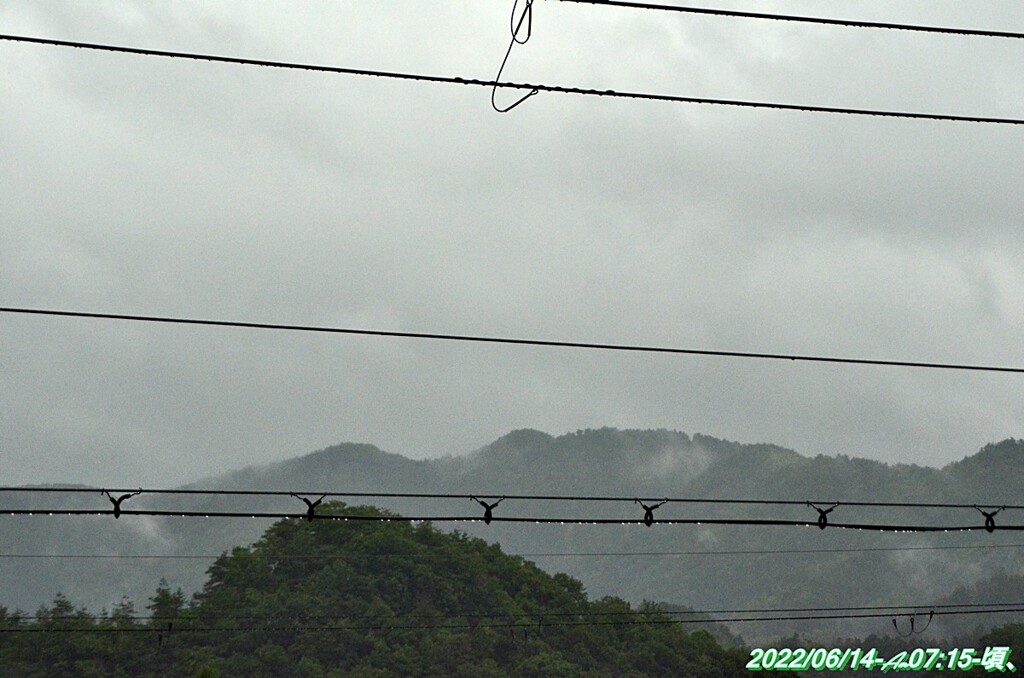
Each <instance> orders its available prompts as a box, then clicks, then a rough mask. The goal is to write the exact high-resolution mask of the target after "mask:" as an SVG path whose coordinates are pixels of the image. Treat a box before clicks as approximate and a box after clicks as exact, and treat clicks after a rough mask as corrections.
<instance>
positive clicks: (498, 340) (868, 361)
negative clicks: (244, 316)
mask: <svg viewBox="0 0 1024 678" xmlns="http://www.w3.org/2000/svg"><path fill="white" fill-rule="evenodd" d="M0 39H3V36H0ZM1018 122H1019V123H1021V124H1024V120H1020V121H1018ZM0 313H9V314H20V315H36V316H48V317H61V318H89V319H94V320H120V321H130V322H146V323H160V324H165V325H167V324H169V325H193V326H204V327H234V328H244V329H257V330H281V331H288V332H314V333H322V334H345V335H357V336H370V337H392V338H402V339H433V340H439V341H455V342H472V343H486V344H505V345H518V346H545V347H551V348H575V349H593V350H601V351H621V352H632V353H669V354H675V355H699V356H715V357H728V358H749V359H759V360H785V361H790V362H797V361H801V362H812V363H837V364H845V365H875V366H884V367H917V368H926V369H939V370H962V371H976V372H1004V373H1013V374H1024V367H1006V366H995V365H977V364H966V363H936V362H923V361H913V360H876V359H872V358H843V357H835V356H815V355H800V354H790V353H762V352H746V351H719V350H710V349H695V348H672V347H667V346H641V345H636V344H604V343H594V342H584V341H554V340H547V339H524V338H513V337H491V336H480V335H467V334H442V333H430V332H398V331H392V330H371V329H356V328H350V327H328V326H323V325H294V324H283V323H263V322H250V321H238V320H209V319H200V318H181V317H168V316H153V315H129V314H122V313H93V312H86V311H58V310H53V309H41V308H23V307H14V306H0Z"/></svg>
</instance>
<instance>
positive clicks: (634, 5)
mask: <svg viewBox="0 0 1024 678" xmlns="http://www.w3.org/2000/svg"><path fill="white" fill-rule="evenodd" d="M562 2H575V3H579V4H588V5H597V6H608V7H626V8H631V9H647V10H656V11H667V12H681V13H687V14H706V15H710V16H720V17H733V18H741V19H767V20H771V21H790V22H798V23H806V24H822V25H826V26H845V27H848V28H883V29H889V30H897V31H914V32H921V33H943V34H949V35H967V36H978V37H986V38H1014V39H1018V40H1019V39H1022V38H1024V33H1015V32H1012V31H991V30H982V29H977V28H951V27H945V26H922V25H919V24H901V23H891V22H885V21H860V20H856V19H835V18H828V17H813V16H798V15H793V14H769V13H764V12H741V11H738V10H731V9H711V8H707V7H680V6H678V5H660V4H656V3H651V2H630V1H628V0H562Z"/></svg>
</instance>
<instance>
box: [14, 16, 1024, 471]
mask: <svg viewBox="0 0 1024 678" xmlns="http://www.w3.org/2000/svg"><path fill="white" fill-rule="evenodd" d="M776 6H777V8H778V11H783V12H785V11H789V12H791V13H797V12H796V10H794V9H793V7H792V6H790V5H788V4H787V3H775V4H774V5H772V7H776ZM507 11H508V7H506V6H504V5H502V4H501V3H494V4H489V3H479V4H473V5H472V7H470V6H467V5H465V4H464V3H459V4H456V5H451V6H443V5H441V6H431V8H430V9H427V8H425V7H424V6H423V5H421V4H418V3H396V4H391V3H389V4H387V5H381V4H379V3H368V2H367V3H343V4H337V5H331V6H330V7H323V6H316V7H314V6H312V5H305V4H301V3H288V4H287V5H285V4H274V3H259V4H256V3H252V4H246V3H242V4H241V5H238V6H232V7H231V8H230V9H228V8H226V7H224V8H222V7H219V6H216V5H210V4H208V3H191V4H185V5H180V6H175V7H173V8H169V7H166V6H163V5H160V4H146V3H140V4H136V5H132V6H131V7H130V8H125V7H123V6H121V5H120V4H117V3H110V4H103V3H93V4H89V5H79V4H72V5H67V4H64V3H32V4H31V5H28V6H24V5H23V6H18V7H5V8H4V9H2V10H0V18H2V19H3V20H4V22H5V25H7V26H9V28H8V30H9V32H12V33H19V32H20V33H27V34H39V35H51V36H54V37H63V38H70V39H81V40H96V41H104V40H105V41H110V42H114V43H119V44H131V45H147V46H155V47H163V48H172V49H182V50H195V51H209V52H216V53H224V54H243V55H247V56H255V57H264V58H270V59H285V60H296V61H311V62H316V63H332V64H334V63H336V64H342V65H354V66H363V67H368V68H381V69H395V70H410V71H415V72H424V73H444V74H462V75H465V76H467V77H490V76H491V75H493V72H494V71H496V68H497V65H498V62H499V59H500V56H501V54H502V53H503V50H504V47H505V45H507V39H508V34H507V16H506V15H507ZM766 11H772V10H771V9H770V8H768V7H766ZM858 11H859V12H863V15H864V17H865V18H872V17H873V18H876V19H889V20H905V21H915V20H916V21H920V22H922V23H949V24H952V25H956V24H961V25H981V26H993V27H1003V28H1006V27H1012V26H1014V25H1020V24H1024V15H1021V13H1020V10H1019V8H1017V7H1016V6H1010V5H1006V4H1003V5H997V4H993V5H992V6H991V7H987V8H986V9H985V11H984V12H981V10H979V9H978V8H973V7H972V8H971V10H970V11H967V10H965V9H964V8H963V6H961V5H958V4H957V3H936V4H935V5H934V6H930V7H929V11H928V13H927V14H928V16H925V12H923V11H920V10H917V9H915V8H895V7H893V6H892V5H891V3H866V4H865V5H864V6H863V7H861V8H860V9H859V10H858ZM536 12H537V16H536V25H535V29H536V30H535V33H534V37H533V38H532V39H531V41H530V43H529V44H527V45H523V46H517V47H516V49H515V50H514V51H513V56H512V59H511V60H510V65H509V71H508V77H509V78H510V79H513V80H531V81H538V82H552V83H560V84H561V83H564V84H572V85H580V86H595V87H602V88H606V87H615V88H620V89H632V90H649V91H657V92H673V93H680V94H693V95H697V96H721V97H730V98H750V99H766V100H777V101H794V102H804V103H813V104H826V105H851V106H864V107H872V106H874V107H880V108H902V109H907V110H935V111H942V112H953V113H968V114H974V113H977V114H992V115H1016V114H1017V113H1016V107H1017V103H1018V99H1019V97H1018V96H1017V94H1016V93H1018V92H1019V91H1020V90H1021V86H1022V85H1024V82H1022V80H1024V76H1022V75H1021V72H1020V70H1019V68H1017V61H1018V58H1017V55H1018V52H1017V51H1013V50H1016V48H1017V46H1016V45H1010V44H1004V43H1009V42H1010V41H1002V42H1000V41H991V40H982V39H971V40H969V39H957V38H949V37H939V36H911V35H903V34H898V33H890V32H866V31H853V30H846V31H843V30H838V29H825V28H821V27H818V28H806V27H795V26H789V25H774V24H772V25H769V24H763V23H760V22H751V21H745V22H741V21H726V20H722V19H717V20H712V19H710V18H704V19H697V18H688V19H684V18H680V17H666V16H660V15H658V14H657V13H653V12H627V11H625V10H614V11H613V10H612V9H609V8H586V7H582V6H564V5H556V4H551V3H539V4H538V6H537V8H536ZM803 12H806V13H815V12H817V13H821V14H826V15H827V14H832V13H834V12H833V8H832V7H831V6H830V5H829V4H827V3H819V4H817V5H814V6H808V7H801V8H800V9H799V13H803ZM897 13H898V14H899V15H900V16H896V14H897ZM0 49H2V50H3V54H4V64H5V65H4V66H3V67H0V68H2V70H0V77H2V78H3V80H4V86H5V92H6V93H7V96H5V97H4V98H3V101H2V102H0V140H2V143H3V146H4V148H5V161H4V163H2V164H0V204H3V205H4V210H3V214H2V215H0V290H2V293H0V296H2V298H3V302H4V304H8V305H24V306H40V307H52V308H73V309H83V310H101V311H114V312H129V313H131V312H138V313H154V314H175V315H178V314H180V315H191V316H200V317H210V318H215V317H223V318H230V319H253V320H265V321H271V322H296V323H310V324H324V325H330V324H334V325H348V326H357V327H368V328H384V329H398V330H413V331H426V332H455V333H466V334H471V333H478V334H488V335H508V336H523V337H540V338H549V339H583V340H592V341H606V342H621V343H645V344H661V345H672V346H684V347H694V348H719V349H735V350H744V351H751V350H754V351H757V350H763V351H773V352H797V353H820V354H832V355H845V356H865V357H877V358H895V359H920V360H934V361H965V362H977V363H992V364H1015V361H1016V359H1017V353H1018V347H1019V345H1020V344H1021V339H1022V338H1024V318H1022V316H1021V315H1020V313H1019V300H1020V298H1021V296H1022V293H1024V276H1022V274H1021V273H1020V267H1019V266H1018V265H1017V262H1019V261H1020V259H1021V256H1022V255H1024V244H1022V241H1021V240H1020V238H1019V234H1018V231H1019V229H1018V226H1019V224H1018V221H1019V218H1018V217H1019V213H1020V204H1019V190H1018V189H1019V186H1020V183H1021V179H1022V178H1024V177H1022V174H1021V172H1022V170H1021V169H1020V164H1019V157H1020V156H1021V153H1022V151H1024V141H1022V140H1021V136H1020V134H1019V133H1018V131H1017V130H1016V129H1004V128H997V127H994V126H983V125H954V124H942V123H928V122H913V121H897V120H882V119H859V118H851V117H848V116H824V115H809V114H796V113H784V112H777V111H750V110H735V109H729V108H722V107H710V106H679V105H669V104H657V103H647V102H634V101H614V100H608V99H597V98H584V97H571V96H565V95H557V94H550V93H544V94H542V95H538V96H537V97H534V98H532V99H531V100H530V101H529V102H527V103H526V104H524V105H523V106H521V107H519V108H517V109H516V110H515V111H514V112H513V113H511V114H508V115H504V116H502V115H498V114H495V113H492V112H491V111H490V108H489V106H488V104H487V96H488V92H487V91H486V90H484V89H478V88H470V87H455V86H451V87H443V86H439V85H426V84H412V83H396V82H388V81H383V80H379V79H359V78H347V77H342V76H327V75H324V74H311V73H292V72H280V71H273V70H270V69H260V68H248V69H247V68H241V67H232V66H227V65H216V64H196V63H182V62H175V61H170V60H161V59H143V58H138V57H129V56H124V55H106V54H93V53H88V52H84V51H81V50H59V49H55V48H44V47H36V46H27V45H13V44H6V43H5V44H3V45H0ZM0 347H2V356H0V358H2V361H3V364H4V377H3V380H2V382H0V383H2V387H0V412H2V414H0V430H2V431H3V438H2V449H0V455H2V458H3V460H4V463H5V469H9V477H10V479H11V482H30V481H32V482H34V481H57V480H64V481H68V480H73V481H79V482H106V483H110V482H113V481H114V480H118V481H121V482H124V483H127V484H132V485H134V484H138V483H139V482H140V481H145V482H146V483H151V484H170V483H174V482H182V481H186V480H190V479H193V478H195V477H197V476H201V475H209V474H212V473H216V472H219V471H223V470H227V469H230V468H232V467H234V466H237V465H241V464H247V463H256V462H263V461H270V460H274V459H281V458H284V457H288V456H293V455H296V454H300V453H304V452H307V451H309V450H311V449H318V448H321V447H325V446H327V445H330V444H332V443H335V442H339V441H348V440H354V441H366V442H372V443H374V444H377V445H380V446H381V447H383V448H386V449H388V450H390V451H394V452H400V453H403V454H408V455H412V456H418V457H422V456H434V455H440V454H447V453H461V452H465V451H468V450H471V449H474V448H476V447H479V446H480V445H483V444H486V443H487V442H490V441H491V440H493V439H494V438H496V437H498V436H500V435H502V434H503V433H505V432H507V431H508V430H511V429H514V428H521V427H531V428H538V429H542V430H546V431H550V432H553V433H559V432H564V431H569V430H575V429H579V428H587V427H601V426H605V425H610V426H621V427H629V428H632V427H646V426H650V427H662V426H663V427H667V428H673V429H681V430H686V431H689V432H706V433H709V434H712V435H717V436H721V437H726V438H730V439H740V440H744V441H770V442H775V443H779V444H782V445H787V446H792V447H795V448H796V449H798V450H800V451H802V452H804V453H808V454H815V453H818V452H823V453H829V454H832V453H845V454H851V455H858V456H859V455H863V456H869V457H873V458H880V459H885V460H891V461H913V462H918V463H932V464H936V465H940V464H943V463H945V462H947V461H950V460H952V459H955V458H958V457H961V456H963V455H965V454H969V453H971V452H972V451H974V450H975V449H977V448H978V447H980V446H981V445H983V444H984V443H986V442H989V441H992V440H998V439H1001V438H1005V437H1007V436H1011V435H1012V436H1016V437H1020V436H1021V435H1022V434H1021V432H1020V430H1019V426H1020V425H1019V422H1020V421H1021V415H1022V414H1024V412H1022V410H1021V403H1022V402H1024V398H1022V396H1024V389H1022V387H1021V385H1020V380H1019V379H1016V378H1015V377H1013V376H1011V375H971V374H962V373H931V372H921V371H905V370H894V369H885V368H855V367H835V366H809V365H790V364H763V363H753V362H746V361H738V360H729V359H710V358H709V359H700V358H686V357H668V356H625V355H611V354H598V353H592V352H583V351H568V350H547V349H536V348H525V347H518V348H514V347H495V346H469V345H441V344H436V343H429V342H426V343H417V342H412V341H402V340H371V339H365V338H338V337H306V336H297V335H291V334H289V335H283V334H274V333H255V332H244V331H236V330H224V331H220V330H212V329H183V328H175V329H171V328H164V327H144V326H128V325H121V324H107V323H99V322H93V321H70V320H53V319H39V318H32V319H30V318H18V317H6V318H3V320H2V323H0Z"/></svg>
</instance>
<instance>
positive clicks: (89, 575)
mask: <svg viewBox="0 0 1024 678" xmlns="http://www.w3.org/2000/svg"><path fill="white" fill-rule="evenodd" d="M1022 478H1024V441H1021V440H1013V439H1009V440H1004V441H1002V442H999V443H994V444H990V445H986V446H985V447H984V448H982V449H981V450H980V451H979V452H977V453H975V454H973V455H970V456H968V457H966V458H964V459H962V460H961V461H958V462H955V463H952V464H949V465H947V466H946V467H944V468H941V469H938V468H931V467H922V466H915V465H903V464H896V465H889V464H884V463H881V462H877V461H870V460H866V459H857V458H850V457H845V456H838V457H826V456H816V457H805V456H802V455H800V454H798V453H797V452H794V451H792V450H787V449H783V448H780V447H776V446H773V445H768V444H753V445H749V444H740V443H735V442H730V441H727V440H721V439H717V438H713V437H709V436H704V435H699V434H698V435H693V436H690V435H687V434H685V433H682V432H678V431H667V430H616V429H609V428H605V429H599V430H584V431H577V432H575V433H569V434H566V435H562V436H557V437H555V436H551V435H548V434H546V433H542V432H540V431H534V430H519V431H513V432H511V433H509V434H508V435H506V436H503V437H502V438H499V439H498V440H496V441H494V442H493V443H491V444H490V445H487V446H485V447H483V448H481V449H480V450H477V451H476V452H473V453H471V454H468V455H465V456H453V457H447V458H443V459H436V460H425V461H413V460H410V459H407V458H405V457H403V456H401V455H398V454H391V453H388V452H384V451H381V450H380V449H378V448H376V447H374V446H372V445H365V444H353V443H345V444H340V445H335V446H332V447H329V448H326V449H322V450H319V451H316V452H313V453H311V454H307V455H304V456H300V457H296V458H293V459H290V460H287V461H284V462H280V463H276V464H268V465H264V466H257V467H249V468H244V469H240V470H238V471H235V472H232V473H229V474H227V475H224V476H219V477H214V478H207V479H203V480H201V481H198V482H196V483H194V484H192V485H189V486H188V487H191V488H196V489H203V488H207V489H212V488H216V489H267V490H282V491H287V492H291V491H295V492H311V493H312V492H317V491H333V492H385V493H387V492H396V493H401V492H424V493H431V492H436V493H453V494H476V495H478V496H483V497H494V498H497V497H501V496H504V495H511V494H580V495H615V496H623V497H638V496H639V497H645V496H646V497H661V496H668V497H687V498H736V499H740V498H742V499H772V500H795V501H799V502H807V501H812V502H822V504H819V505H826V506H827V505H830V504H831V503H832V502H840V505H839V506H837V507H836V508H835V509H834V510H833V512H832V513H831V514H830V515H829V518H830V520H832V521H833V522H876V523H910V524H930V523H939V522H941V523H944V524H945V523H949V524H958V525H959V524H963V525H976V524H980V523H981V522H982V521H983V520H984V519H983V517H982V516H981V514H980V513H979V512H978V511H976V510H974V509H973V508H968V509H956V510H936V509H928V510H925V509H914V510H906V509H897V508H884V509H883V508H869V507H855V506H845V505H843V504H842V502H856V501H892V502H920V503H940V502H941V503H965V504H975V503H977V504H981V505H983V506H993V507H998V506H1002V505H1020V504H1024V490H1022V486H1021V479H1022ZM4 501H5V503H6V504H7V505H9V506H12V507H14V506H30V505H31V506H36V507H44V506H45V507H51V508H59V507H79V508H86V507H88V508H97V507H103V508H107V507H108V506H109V503H108V501H107V499H106V498H105V497H102V496H100V494H99V491H98V490H97V494H96V495H95V496H93V495H92V494H91V493H90V494H81V495H49V494H46V495H16V494H8V495H7V496H6V497H5V498H4ZM129 501H130V503H131V506H132V508H168V509H170V508H175V507H180V508H185V507H188V508H190V509H193V510H203V509H210V510H213V509H223V510H248V509H250V508H251V509H252V510H258V511H263V510H267V511H270V510H275V511H289V512H295V513H296V514H299V513H302V512H304V510H305V506H304V505H303V504H302V503H301V502H300V501H299V500H297V499H295V498H291V497H274V498H256V497H241V498H240V497H221V496H184V497H183V496H177V497H176V496H154V495H149V496H147V495H141V496H139V497H136V498H133V499H131V500H129ZM350 503H356V504H358V503H366V504H373V505H377V506H380V507H382V508H385V509H388V510H393V511H398V512H400V513H403V514H406V515H478V514H480V512H481V510H480V507H479V506H478V505H477V504H476V503H475V502H471V501H469V500H465V499H462V500H443V501H442V500H426V499H380V500H377V499H372V500H371V499H366V500H360V501H355V500H352V501H351V502H350ZM126 506H127V505H126ZM988 510H991V509H988ZM496 515H508V516H527V515H534V516H537V515H545V516H549V515H550V516H560V515H564V516H566V517H619V518H640V517H642V510H641V509H640V508H639V507H638V506H636V505H634V504H632V503H631V502H623V503H608V502H605V503H588V502H547V503H537V502H530V503H529V504H528V505H527V504H526V502H519V503H518V504H517V503H516V501H515V500H507V501H505V502H503V503H502V504H501V505H500V507H499V508H498V509H496ZM767 515H771V516H772V517H780V518H791V519H795V520H813V519H815V518H816V517H817V513H816V512H815V510H814V509H813V508H811V507H809V506H806V505H805V504H801V505H794V506H779V507H765V506H760V505H749V506H735V505H716V504H690V503H685V504H684V503H669V504H667V505H665V506H663V507H662V508H660V509H658V511H657V513H656V516H657V517H658V518H673V517H675V518H687V517H689V518H692V517H709V518H710V517H735V518H741V517H747V518H749V517H763V516H767ZM999 520H1005V521H1007V522H1009V523H1014V524H1019V523H1020V522H1022V521H1021V519H1020V517H1019V516H1017V515H1015V512H1014V511H1012V510H1007V511H1006V512H1005V513H1000V514H998V515H997V522H998V521H999ZM266 526H267V525H266V521H260V520H243V519H188V518H143V517H138V516H122V518H121V519H120V520H116V521H115V520H113V519H112V518H111V517H105V516H104V517H96V516H88V517H79V518H67V517H46V516H33V517H8V518H7V519H5V520H4V521H2V522H0V548H2V552H3V553H4V554H26V555H27V554H89V555H125V556H139V555H146V556H174V557H170V558H92V559H70V558H63V559H62V558H39V559H28V558H6V559H5V567H4V568H3V570H2V572H0V590H2V591H3V592H4V593H3V598H4V599H3V600H2V601H0V604H3V605H6V606H7V607H8V608H11V609H13V608H15V607H20V608H23V609H26V610H32V609H34V607H36V606H38V605H40V604H41V603H44V602H48V601H51V600H53V597H54V595H55V594H56V593H57V592H63V593H65V594H67V595H68V597H70V598H72V599H73V600H76V601H81V602H82V603H83V604H85V605H87V606H89V607H90V608H93V609H99V608H100V607H103V606H108V607H109V606H110V605H111V604H113V603H115V602H116V601H118V600H120V598H121V596H122V595H125V594H126V595H129V596H131V597H133V598H135V599H142V597H143V596H145V595H148V593H149V592H151V591H152V590H153V588H154V586H155V585H156V582H157V581H159V579H160V578H161V577H164V578H166V579H167V581H168V582H169V583H170V584H171V585H172V587H177V586H181V587H182V588H183V589H184V590H185V591H186V592H190V591H194V590H197V589H198V588H199V587H200V586H201V585H202V582H203V580H204V573H205V570H206V568H207V567H208V566H209V565H210V563H211V562H212V560H213V559H212V556H217V555H219V554H220V553H221V552H222V551H224V550H226V549H230V548H232V547H234V546H236V545H239V544H248V543H252V542H253V541H255V540H256V539H258V538H259V536H260V534H261V533H262V532H263V530H265V529H266ZM438 526H439V527H441V528H443V529H447V528H448V527H449V525H448V524H445V523H439V524H438ZM458 527H459V529H461V530H464V531H466V532H468V533H469V534H472V535H475V536H480V537H483V538H485V539H487V540H488V541H492V542H498V543H500V544H501V546H502V548H503V549H504V550H505V551H507V552H510V553H521V554H528V555H526V558H527V559H528V560H531V561H534V562H536V563H537V565H538V566H540V567H541V568H543V569H545V570H547V571H549V572H566V573H567V574H570V575H571V576H573V577H576V578H578V579H580V580H581V581H582V582H583V583H584V585H585V586H586V588H587V591H588V592H589V593H590V594H591V595H594V596H602V595H616V596H621V597H623V598H625V599H627V600H630V601H633V602H639V601H642V600H645V599H646V600H657V601H663V602H666V603H671V604H673V605H687V606H690V607H693V608H695V609H715V608H719V609H721V608H743V607H773V606H774V607H803V606H808V607H811V606H819V607H824V606H851V605H873V604H896V603H898V604H914V605H917V604H921V605H927V604H934V603H935V602H936V601H938V600H941V599H943V598H945V597H947V596H949V595H951V594H952V593H953V592H954V591H956V590H958V589H960V590H970V587H972V586H974V585H976V584H978V583H979V582H981V581H983V580H985V579H986V578H990V577H994V576H1004V575H1005V576H1012V575H1017V574H1021V573H1022V569H1021V564H1020V563H1021V558H1020V553H1021V552H1020V549H1019V548H1006V547H1005V546H1006V545H1007V544H1015V543H1017V541H1018V540H1015V539H1014V538H1013V537H1012V536H1011V535H1012V533H1006V532H998V531H997V532H995V533H993V534H989V533H987V532H985V531H982V530H978V531H972V532H963V533H961V532H956V533H948V534H947V533H936V534H880V533H876V532H860V531H851V530H839V529H826V530H824V531H822V530H819V529H817V528H794V527H765V528H759V527H740V526H729V525H723V526H709V525H701V526H694V525H659V524H657V523H655V524H654V525H652V526H651V527H645V526H643V525H624V526H607V525H596V526H595V525H560V524H557V525H534V524H505V523H492V524H491V525H483V524H479V523H468V524H459V525H458ZM993 546H999V547H998V548H991V547H993ZM906 547H910V548H911V549H912V550H887V549H897V548H900V549H903V548H906ZM935 547H956V548H952V549H948V548H941V549H940V548H935ZM736 551H740V552H742V553H729V552H736ZM781 551H788V552H785V553H783V552H781ZM793 551H798V552H796V553H794V552H793ZM559 554H561V555H559ZM574 554H575V555H574ZM580 554H586V555H580ZM602 554H603V555H602ZM623 554H631V555H623ZM665 554H676V555H665ZM183 556H189V557H183ZM191 556H211V558H209V559H203V558H192V557H191ZM982 602H990V601H982ZM882 626H884V625H880V624H879V623H878V622H877V621H868V622H864V623H862V624H851V623H850V622H849V621H848V620H847V621H836V622H827V623H823V622H813V623H806V624H801V623H796V622H794V623H790V624H789V625H787V626H786V627H785V628H782V629H780V628H777V627H769V626H765V627H764V628H761V627H758V628H755V627H754V626H753V625H747V626H744V627H742V628H739V627H737V628H736V629H735V630H736V631H737V632H739V633H740V634H742V635H743V636H744V637H745V638H747V639H748V640H749V639H750V638H752V637H753V638H756V637H758V636H759V634H761V633H765V634H769V635H770V634H774V633H776V631H780V630H781V631H801V632H808V633H816V634H820V635H821V636H822V637H840V636H842V637H850V636H853V635H858V634H859V635H867V634H868V633H871V632H872V631H879V630H880V628H881V627H882ZM937 628H940V629H941V624H938V622H937ZM883 630H884V629H883Z"/></svg>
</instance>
